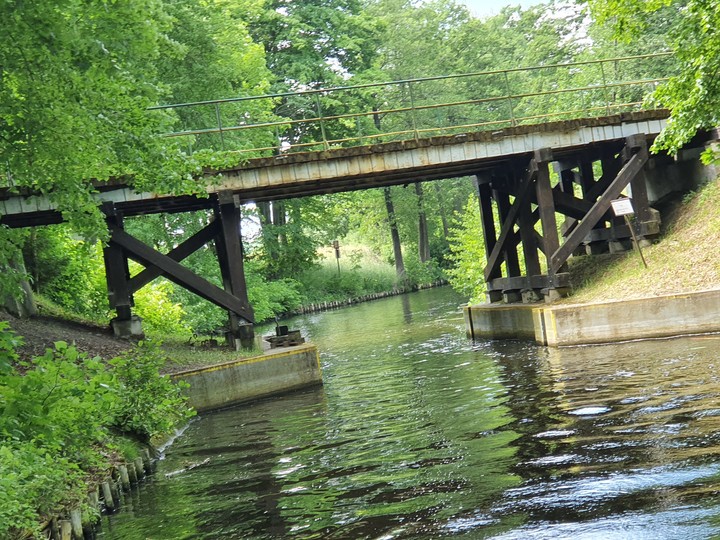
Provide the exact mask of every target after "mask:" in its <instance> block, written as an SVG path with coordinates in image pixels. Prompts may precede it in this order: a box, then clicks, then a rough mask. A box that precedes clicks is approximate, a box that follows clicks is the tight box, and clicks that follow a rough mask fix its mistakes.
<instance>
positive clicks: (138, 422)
mask: <svg viewBox="0 0 720 540" xmlns="http://www.w3.org/2000/svg"><path fill="white" fill-rule="evenodd" d="M165 361H166V359H165V357H164V356H163V355H162V353H161V350H160V348H159V346H157V345H155V344H153V343H152V342H149V341H141V342H140V343H138V346H137V349H136V350H134V351H131V352H128V353H126V354H124V355H122V356H120V357H118V358H115V359H113V360H111V361H110V365H111V366H112V367H113V374H114V377H115V385H114V394H115V396H116V398H117V402H116V404H115V407H114V408H113V411H112V413H113V420H112V423H113V426H114V427H116V428H117V429H119V430H121V431H124V432H128V433H135V434H137V435H140V436H143V437H145V438H147V439H148V440H149V438H150V437H152V436H155V435H162V434H164V433H169V432H170V431H172V429H173V428H174V427H175V426H176V425H177V424H178V423H180V422H182V421H185V420H187V419H188V418H189V417H190V416H192V414H194V412H193V411H191V410H189V409H188V408H187V406H186V405H185V403H186V399H185V398H184V397H183V396H182V388H183V387H184V386H183V385H180V384H178V385H176V384H174V383H173V382H172V381H171V380H170V377H168V376H167V375H160V374H159V370H160V368H161V367H162V366H163V364H164V363H165Z"/></svg>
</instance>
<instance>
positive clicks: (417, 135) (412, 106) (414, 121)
mask: <svg viewBox="0 0 720 540" xmlns="http://www.w3.org/2000/svg"><path fill="white" fill-rule="evenodd" d="M405 84H406V85H407V89H408V95H409V96H410V112H411V118H412V127H413V132H414V133H415V140H418V139H419V138H420V133H418V128H417V118H416V117H415V97H414V96H413V91H412V86H411V84H410V83H409V82H407V83H405Z"/></svg>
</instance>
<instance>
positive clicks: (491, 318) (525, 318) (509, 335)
mask: <svg viewBox="0 0 720 540" xmlns="http://www.w3.org/2000/svg"><path fill="white" fill-rule="evenodd" d="M533 309H534V308H533V306H530V305H526V304H513V305H505V304H479V305H475V306H466V307H465V308H463V315H464V317H465V326H466V330H467V336H468V337H471V338H473V339H534V338H535V324H534V322H533Z"/></svg>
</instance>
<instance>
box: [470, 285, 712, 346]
mask: <svg viewBox="0 0 720 540" xmlns="http://www.w3.org/2000/svg"><path fill="white" fill-rule="evenodd" d="M464 313H465V326H466V330H467V335H468V337H473V338H475V339H483V338H485V339H508V338H509V339H534V340H535V341H536V342H537V343H539V344H541V345H548V346H550V347H559V346H564V345H585V344H595V343H612V342H617V341H627V340H633V339H648V338H659V337H671V336H681V335H687V334H703V333H710V332H720V289H715V290H710V291H702V292H696V293H685V294H674V295H667V296H657V297H652V298H640V299H636V300H625V301H619V302H606V303H597V304H582V305H554V306H548V305H535V306H530V305H512V306H502V305H485V304H482V305H475V306H468V307H466V308H464Z"/></svg>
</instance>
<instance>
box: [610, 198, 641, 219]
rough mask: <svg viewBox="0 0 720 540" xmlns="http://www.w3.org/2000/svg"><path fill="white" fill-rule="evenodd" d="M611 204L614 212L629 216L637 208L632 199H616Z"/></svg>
mask: <svg viewBox="0 0 720 540" xmlns="http://www.w3.org/2000/svg"><path fill="white" fill-rule="evenodd" d="M610 204H611V205H612V209H613V213H614V214H615V215H616V216H627V215H629V214H634V213H635V210H633V205H632V199H615V200H614V201H610Z"/></svg>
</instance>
